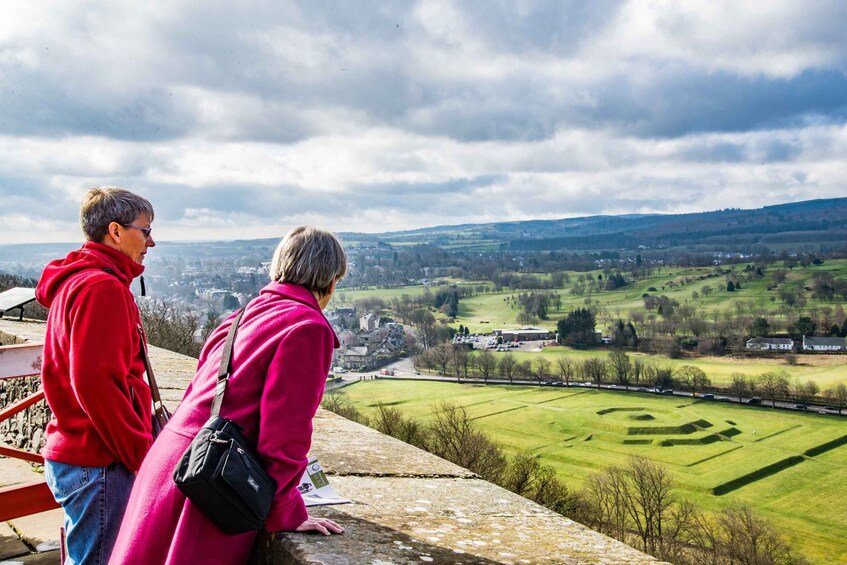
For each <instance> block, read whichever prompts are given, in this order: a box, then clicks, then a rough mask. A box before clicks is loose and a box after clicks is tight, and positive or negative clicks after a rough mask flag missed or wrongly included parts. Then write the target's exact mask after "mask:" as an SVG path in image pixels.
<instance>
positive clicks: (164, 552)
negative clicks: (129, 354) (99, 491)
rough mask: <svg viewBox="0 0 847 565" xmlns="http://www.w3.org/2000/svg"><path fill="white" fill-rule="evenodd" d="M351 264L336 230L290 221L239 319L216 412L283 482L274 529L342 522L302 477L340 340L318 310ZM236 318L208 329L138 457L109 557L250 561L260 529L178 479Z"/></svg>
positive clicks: (331, 527) (326, 528)
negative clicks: (215, 519)
mask: <svg viewBox="0 0 847 565" xmlns="http://www.w3.org/2000/svg"><path fill="white" fill-rule="evenodd" d="M346 272H347V255H346V253H345V252H344V248H343V247H342V246H341V243H340V242H339V241H338V239H337V238H336V237H335V236H334V235H333V234H331V233H329V232H326V231H323V230H321V229H318V228H315V227H300V228H296V229H294V230H292V231H291V232H289V233H288V234H287V235H286V236H285V237H284V238H283V239H282V241H281V242H280V244H279V246H278V247H277V250H276V253H275V254H274V258H273V262H272V264H271V283H270V284H268V285H267V286H266V287H265V288H264V289H262V291H261V292H260V293H259V296H258V297H257V298H255V299H253V300H252V301H251V302H250V304H248V305H247V307H246V309H245V312H244V315H243V317H242V319H241V324H240V325H239V328H238V334H237V337H236V339H235V343H234V346H233V356H232V373H231V375H230V378H229V384H228V386H227V389H226V396H225V398H224V402H223V406H222V408H221V412H220V415H221V416H223V417H225V418H229V419H231V420H234V421H235V422H237V423H238V424H239V425H241V426H242V427H243V428H244V436H245V437H246V438H248V439H249V440H251V441H254V442H255V443H256V447H257V452H258V454H259V456H260V457H261V458H262V460H263V461H264V463H265V469H266V470H267V472H268V473H269V474H270V475H271V476H272V477H273V478H274V479H275V480H276V482H277V491H276V495H275V497H274V500H273V504H272V506H271V510H270V513H269V515H268V517H267V519H266V522H265V529H267V530H268V531H317V532H320V533H322V534H324V535H329V534H331V533H341V532H342V529H341V527H339V526H338V524H336V523H335V522H333V521H332V520H318V519H313V518H310V517H309V514H308V513H307V511H306V507H305V505H304V503H303V499H302V497H301V496H300V493H299V491H298V490H297V485H298V483H299V481H300V477H301V476H302V474H303V471H304V470H305V468H306V463H307V454H308V451H309V446H310V444H311V437H312V418H313V417H314V415H315V412H316V411H317V409H318V405H319V404H320V401H321V397H322V396H323V390H324V385H325V382H326V376H327V374H328V373H329V368H330V362H331V360H332V350H333V349H334V348H336V347H338V345H339V343H338V340H337V338H336V337H335V333H334V332H333V330H332V328H331V326H330V325H329V323H328V322H327V321H326V318H324V316H323V314H322V312H321V310H323V309H324V308H325V307H326V305H327V304H328V303H329V300H330V297H331V296H332V293H333V291H334V290H335V285H336V283H337V282H338V281H339V280H341V278H342V277H343V276H344V275H345V274H346ZM233 318H234V315H233V316H230V317H229V318H228V319H227V320H226V321H224V323H223V324H222V325H221V326H220V327H219V328H217V329H216V330H215V331H214V332H213V333H212V335H211V336H210V337H209V340H208V341H207V342H206V344H205V346H204V347H203V351H202V352H201V354H200V362H199V366H198V369H197V374H196V375H195V376H194V378H193V379H192V381H191V384H190V386H189V387H188V390H187V391H186V392H185V396H184V397H183V399H182V403H181V404H180V405H179V408H178V409H177V411H176V413H175V414H174V415H173V417H172V418H171V421H170V422H169V423H168V425H167V426H166V427H165V429H164V431H163V432H162V434H161V435H160V436H159V438H158V439H157V440H156V442H155V444H154V445H153V448H152V449H151V450H150V453H149V455H148V456H147V458H146V459H145V460H144V463H143V465H142V466H141V470H140V471H139V473H138V478H137V479H136V483H135V487H134V488H133V491H132V495H131V496H130V501H129V505H128V508H127V511H126V514H125V516H124V520H123V523H122V524H121V529H120V533H119V535H118V540H117V543H116V546H115V549H114V552H113V553H112V559H111V561H110V562H111V563H145V564H150V565H155V564H159V563H171V564H180V565H181V564H184V563H197V564H200V563H244V562H246V561H247V558H248V557H249V554H250V549H251V547H252V545H253V541H254V539H255V536H256V532H248V533H245V534H238V535H227V534H225V533H223V532H222V531H221V530H220V529H218V527H217V526H215V525H214V524H213V523H212V522H211V521H210V520H209V519H208V518H207V517H206V516H205V515H204V514H203V513H202V511H200V509H198V508H197V507H196V506H194V505H193V504H192V503H191V501H190V500H188V499H186V497H185V496H184V495H183V494H182V492H180V491H179V490H178V489H177V487H176V485H175V484H174V482H173V472H174V468H175V467H176V465H177V462H178V461H179V459H180V457H181V456H182V454H183V452H184V451H185V449H186V448H187V447H188V444H189V443H190V442H191V440H192V439H193V438H194V436H195V435H196V434H197V431H198V430H199V429H200V427H201V426H202V425H203V424H204V423H205V422H206V421H207V420H208V419H209V414H210V412H211V408H212V399H213V397H214V388H215V384H216V380H217V371H218V366H219V365H220V360H221V355H222V350H223V345H224V342H225V340H226V335H227V332H228V331H229V327H230V325H231V323H232V321H233Z"/></svg>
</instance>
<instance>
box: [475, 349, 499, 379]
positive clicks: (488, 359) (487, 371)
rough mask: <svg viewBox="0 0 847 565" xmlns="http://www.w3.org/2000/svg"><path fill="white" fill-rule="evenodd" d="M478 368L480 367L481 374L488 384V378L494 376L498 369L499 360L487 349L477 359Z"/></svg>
mask: <svg viewBox="0 0 847 565" xmlns="http://www.w3.org/2000/svg"><path fill="white" fill-rule="evenodd" d="M476 366H477V367H479V372H480V373H482V378H483V381H484V382H485V383H486V384H487V383H488V378H489V377H491V376H492V375H493V374H494V371H495V370H496V369H497V358H496V357H494V354H493V353H491V352H490V351H488V350H487V349H485V350H483V351H482V353H480V354H479V355H477V357H476Z"/></svg>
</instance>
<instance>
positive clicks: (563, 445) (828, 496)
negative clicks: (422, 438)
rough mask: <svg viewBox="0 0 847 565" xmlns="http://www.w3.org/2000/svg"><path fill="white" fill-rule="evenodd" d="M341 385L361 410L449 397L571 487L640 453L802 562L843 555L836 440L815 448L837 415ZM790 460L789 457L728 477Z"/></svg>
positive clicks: (502, 390) (584, 396)
mask: <svg viewBox="0 0 847 565" xmlns="http://www.w3.org/2000/svg"><path fill="white" fill-rule="evenodd" d="M345 394H346V395H347V397H348V398H349V399H350V400H351V401H352V402H353V403H354V404H355V405H357V407H359V408H360V409H361V410H363V411H364V412H366V413H367V412H368V411H370V410H371V409H372V407H373V406H374V405H375V404H376V403H377V402H383V403H385V404H389V405H392V406H395V407H397V408H398V409H400V410H401V411H402V412H403V413H404V414H405V415H406V416H410V417H414V418H417V419H421V420H424V419H426V418H428V417H429V415H430V413H431V410H432V407H433V405H434V404H436V403H437V402H439V401H442V400H449V401H451V402H454V403H457V404H459V405H461V406H464V407H465V408H466V410H467V411H468V413H469V414H470V415H471V417H473V418H474V421H475V422H476V424H477V425H478V426H479V428H480V429H481V430H483V431H485V432H486V433H488V434H489V435H490V436H491V437H492V438H493V439H494V440H495V441H497V442H498V443H500V444H502V445H503V446H504V448H505V449H506V450H507V452H510V453H514V452H517V451H520V450H524V449H529V450H531V451H533V452H534V453H536V454H538V455H539V456H540V458H541V460H542V461H543V462H544V463H546V464H549V465H551V466H553V467H554V468H555V469H556V470H557V471H558V473H559V474H560V476H561V477H562V478H563V479H564V480H565V481H566V482H567V484H568V485H569V486H571V487H572V488H577V487H578V486H579V485H581V484H582V482H583V481H584V480H585V479H586V477H588V476H589V475H590V474H591V473H593V472H596V471H598V470H601V469H603V468H605V467H607V466H610V465H615V464H623V463H625V462H626V460H627V458H628V457H630V456H632V455H641V456H644V457H648V458H650V459H652V460H654V461H657V462H660V463H662V464H663V465H665V466H666V467H667V468H668V469H669V470H670V472H671V473H672V475H673V477H674V479H675V481H676V484H677V491H678V494H680V495H681V496H685V497H687V498H689V499H691V500H692V501H694V502H696V503H697V504H699V505H701V506H702V507H704V508H705V509H707V510H713V511H714V510H719V509H721V508H723V507H725V506H727V505H730V504H733V503H736V502H743V503H745V504H749V505H750V506H752V507H753V508H755V509H756V510H757V511H758V512H759V513H761V514H762V515H763V516H765V517H767V518H768V519H769V520H771V521H772V522H773V523H774V525H775V526H777V527H778V528H779V530H780V531H781V532H782V534H783V535H784V536H785V537H786V538H788V539H789V540H790V541H791V542H792V544H793V545H794V546H795V547H796V548H797V549H798V550H800V551H801V552H802V554H803V555H805V556H806V557H807V558H809V559H810V560H812V561H813V562H814V563H820V564H823V563H843V562H847V533H845V532H847V504H845V503H847V445H840V446H837V447H833V446H831V445H830V446H828V447H829V448H828V449H827V445H826V444H827V443H828V442H832V441H833V440H839V439H840V438H847V422H845V421H844V420H842V419H840V418H836V417H829V416H821V415H817V414H802V413H796V414H795V413H789V412H782V411H771V410H770V409H767V408H752V407H746V406H738V405H729V404H723V403H710V402H703V401H698V400H696V399H684V398H675V397H674V398H668V397H660V396H656V395H650V394H634V393H629V394H627V393H617V392H613V391H598V390H595V389H558V388H548V387H529V386H491V385H489V386H481V385H468V384H463V385H458V384H454V383H437V382H420V381H390V380H378V381H364V382H360V383H357V384H355V385H353V386H350V387H347V388H346V389H345ZM836 445H837V443H836ZM822 446H823V447H822ZM815 448H817V449H815ZM790 457H795V458H798V459H796V460H797V461H800V462H799V463H797V464H795V465H793V466H790V467H788V468H786V469H783V470H781V471H779V472H775V473H773V474H769V475H767V474H765V476H759V475H754V476H753V477H750V478H748V479H747V480H743V481H741V484H735V483H733V482H732V481H735V480H737V479H739V478H740V477H744V476H746V475H748V474H750V473H753V472H755V471H757V470H761V469H763V468H764V467H766V466H768V465H771V464H774V463H777V462H780V461H783V460H785V459H788V458H790ZM715 489H717V490H718V491H719V492H720V491H722V490H728V492H726V493H725V494H721V495H716V494H715V493H714V491H715Z"/></svg>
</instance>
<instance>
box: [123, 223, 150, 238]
mask: <svg viewBox="0 0 847 565" xmlns="http://www.w3.org/2000/svg"><path fill="white" fill-rule="evenodd" d="M121 225H122V226H123V227H125V228H135V229H137V230H138V231H140V232H141V233H143V234H144V237H150V233H151V232H152V231H153V228H142V227H141V226H134V225H132V224H121Z"/></svg>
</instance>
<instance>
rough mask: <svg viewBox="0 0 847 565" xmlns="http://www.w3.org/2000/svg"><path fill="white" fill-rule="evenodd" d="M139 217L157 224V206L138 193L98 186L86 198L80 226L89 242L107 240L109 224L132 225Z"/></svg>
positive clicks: (83, 200)
mask: <svg viewBox="0 0 847 565" xmlns="http://www.w3.org/2000/svg"><path fill="white" fill-rule="evenodd" d="M139 215H144V216H147V218H148V219H149V220H150V221H151V222H152V221H153V205H152V204H150V202H149V201H148V200H147V199H146V198H143V197H141V196H138V195H137V194H134V193H132V192H130V191H128V190H126V189H123V188H118V187H116V186H95V187H94V188H89V189H88V190H87V191H86V192H85V195H84V196H83V197H82V205H81V206H80V209H79V225H80V226H81V227H82V233H84V234H85V237H86V239H88V240H89V241H103V238H104V237H106V233H107V232H108V231H109V224H111V223H112V222H117V223H119V224H121V225H124V226H126V225H129V224H131V223H132V222H134V221H135V219H136V218H137V217H138V216H139Z"/></svg>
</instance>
